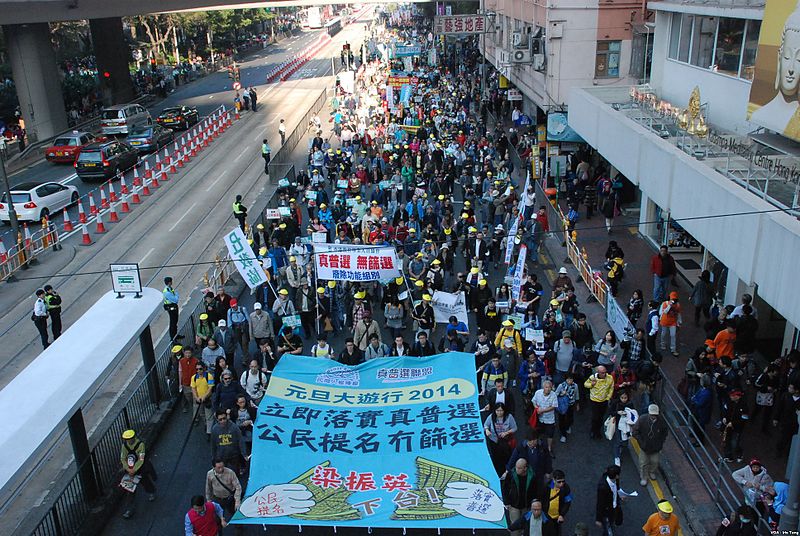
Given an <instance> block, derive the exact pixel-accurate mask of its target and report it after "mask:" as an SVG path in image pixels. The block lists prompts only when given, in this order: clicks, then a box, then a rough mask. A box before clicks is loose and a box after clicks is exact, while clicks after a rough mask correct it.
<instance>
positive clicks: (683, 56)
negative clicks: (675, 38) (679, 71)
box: [678, 13, 694, 62]
mask: <svg viewBox="0 0 800 536" xmlns="http://www.w3.org/2000/svg"><path fill="white" fill-rule="evenodd" d="M693 23H694V15H687V14H686V13H684V14H683V15H681V39H680V42H679V43H678V61H686V62H688V61H689V45H691V44H692V25H693Z"/></svg>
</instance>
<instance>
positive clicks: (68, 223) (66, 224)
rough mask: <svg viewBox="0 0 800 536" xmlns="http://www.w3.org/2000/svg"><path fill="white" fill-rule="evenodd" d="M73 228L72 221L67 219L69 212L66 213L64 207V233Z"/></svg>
mask: <svg viewBox="0 0 800 536" xmlns="http://www.w3.org/2000/svg"><path fill="white" fill-rule="evenodd" d="M74 229H75V228H74V227H73V226H72V221H71V220H70V219H69V212H67V209H66V207H65V208H64V232H65V233H68V232H70V231H72V230H74Z"/></svg>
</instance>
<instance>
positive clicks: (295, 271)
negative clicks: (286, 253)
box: [286, 256, 308, 301]
mask: <svg viewBox="0 0 800 536" xmlns="http://www.w3.org/2000/svg"><path fill="white" fill-rule="evenodd" d="M303 280H305V281H308V278H307V277H305V269H304V268H301V267H300V266H298V264H297V257H295V256H291V257H289V266H287V267H286V282H287V283H288V284H289V299H290V300H292V301H294V300H295V298H296V297H297V290H298V289H299V288H300V284H301V283H302V282H303Z"/></svg>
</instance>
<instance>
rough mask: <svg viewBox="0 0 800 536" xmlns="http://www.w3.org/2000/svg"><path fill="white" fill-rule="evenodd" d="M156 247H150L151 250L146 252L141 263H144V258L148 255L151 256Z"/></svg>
mask: <svg viewBox="0 0 800 536" xmlns="http://www.w3.org/2000/svg"><path fill="white" fill-rule="evenodd" d="M171 230H172V229H170V231H171ZM155 249H156V248H150V251H148V252H147V253H145V254H144V257H142V260H140V261H139V264H144V260H145V259H146V258H147V257H149V256H150V254H151V253H152V252H153V251H155Z"/></svg>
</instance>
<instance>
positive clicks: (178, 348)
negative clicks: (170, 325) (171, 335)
mask: <svg viewBox="0 0 800 536" xmlns="http://www.w3.org/2000/svg"><path fill="white" fill-rule="evenodd" d="M181 350H183V346H181V345H180V344H176V345H175V346H173V347H172V353H173V354H177V353H178V352H180V351H181Z"/></svg>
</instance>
